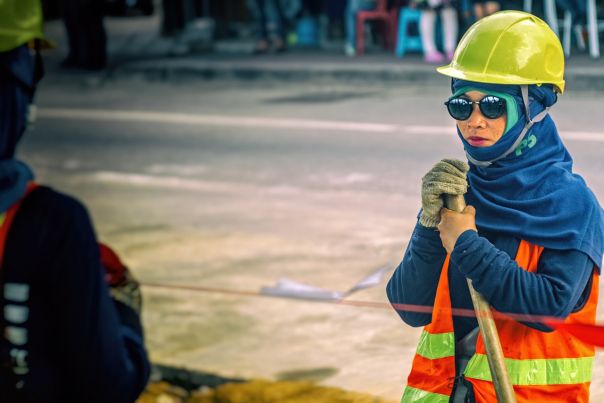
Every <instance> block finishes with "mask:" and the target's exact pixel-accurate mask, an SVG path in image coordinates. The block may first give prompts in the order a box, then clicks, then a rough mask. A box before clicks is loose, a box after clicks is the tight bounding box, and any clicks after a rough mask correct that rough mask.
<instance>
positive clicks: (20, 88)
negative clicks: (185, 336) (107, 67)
mask: <svg viewBox="0 0 604 403" xmlns="http://www.w3.org/2000/svg"><path fill="white" fill-rule="evenodd" d="M0 27H2V28H0V105H1V108H0V114H1V115H2V116H1V118H0V267H1V270H0V304H1V307H0V308H1V309H0V312H1V313H0V327H1V334H2V337H0V362H1V367H0V400H1V401H2V402H11V403H12V402H19V403H28V402H36V403H38V402H87V403H91V402H99V403H100V402H103V403H106V402H112V403H113V402H124V403H126V402H134V401H135V400H136V398H137V397H138V395H139V394H140V392H141V391H142V390H143V388H144V387H145V384H146V382H147V379H148V377H149V370H150V365H149V361H148V358H147V354H146V351H145V347H144V342H143V330H142V326H141V322H140V292H139V289H138V284H137V283H136V281H135V280H134V279H133V278H132V276H131V275H130V274H129V272H128V271H127V269H126V268H125V267H124V266H123V265H122V266H120V265H118V264H117V263H115V262H116V259H115V258H112V259H111V258H109V259H108V258H107V256H109V257H111V256H110V254H108V252H107V251H106V250H105V249H106V248H105V247H101V249H103V248H105V249H103V250H104V253H103V256H104V257H105V264H104V265H103V264H102V263H101V254H100V248H99V244H98V243H97V240H96V236H95V233H94V229H93V226H92V223H91V221H90V218H89V216H88V213H87V212H86V209H85V207H84V206H83V205H82V204H81V203H80V202H79V201H78V200H76V199H74V198H73V197H70V196H67V195H64V194H61V193H58V192H56V191H54V190H52V189H50V188H48V187H45V186H38V185H36V184H35V183H34V182H33V178H34V176H33V173H32V171H31V169H30V168H29V167H28V166H27V165H26V164H25V163H24V162H21V161H19V160H17V159H16V158H15V148H16V146H17V143H18V142H19V139H20V138H21V136H22V135H23V134H24V132H25V131H26V129H27V124H28V119H30V118H31V117H30V116H28V114H29V111H30V110H31V108H30V104H31V103H32V101H33V97H34V93H35V90H36V85H37V83H38V80H39V79H40V78H41V76H42V61H41V58H40V55H39V51H38V50H37V49H38V48H39V43H40V41H41V39H43V35H42V12H41V6H40V3H39V1H37V0H9V1H3V2H0ZM28 44H35V45H34V48H36V51H33V50H32V49H31V48H30V47H29V46H28Z"/></svg>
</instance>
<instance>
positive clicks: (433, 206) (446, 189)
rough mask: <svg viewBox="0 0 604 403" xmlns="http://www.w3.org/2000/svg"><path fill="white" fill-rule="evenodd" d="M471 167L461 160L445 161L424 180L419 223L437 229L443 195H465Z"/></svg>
mask: <svg viewBox="0 0 604 403" xmlns="http://www.w3.org/2000/svg"><path fill="white" fill-rule="evenodd" d="M469 169H470V167H469V166H468V164H467V163H465V162H463V161H460V160H452V159H444V160H442V161H440V162H438V163H437V164H436V165H434V167H432V169H431V170H430V171H428V173H427V174H426V175H424V177H423V178H422V214H421V216H420V217H419V223H420V224H421V225H423V226H424V227H428V228H436V226H437V225H438V222H439V221H440V210H441V209H442V208H443V207H444V198H443V195H445V194H450V195H463V194H465V193H466V192H467V191H468V182H467V179H466V173H467V172H468V170H469Z"/></svg>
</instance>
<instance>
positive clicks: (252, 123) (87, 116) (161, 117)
mask: <svg viewBox="0 0 604 403" xmlns="http://www.w3.org/2000/svg"><path fill="white" fill-rule="evenodd" d="M38 116H40V117H41V118H47V119H69V120H97V121H98V120H101V121H129V122H146V123H150V122H153V123H176V124H189V125H202V126H205V125H214V126H237V127H265V128H266V127H268V128H291V129H318V130H345V131H360V132H379V133H389V132H395V131H397V130H398V128H397V126H396V125H389V124H380V123H361V122H342V121H331V120H306V119H282V118H258V117H245V116H226V115H224V116H220V115H193V114H185V113H166V112H143V111H112V110H99V109H59V108H44V109H40V110H39V111H38Z"/></svg>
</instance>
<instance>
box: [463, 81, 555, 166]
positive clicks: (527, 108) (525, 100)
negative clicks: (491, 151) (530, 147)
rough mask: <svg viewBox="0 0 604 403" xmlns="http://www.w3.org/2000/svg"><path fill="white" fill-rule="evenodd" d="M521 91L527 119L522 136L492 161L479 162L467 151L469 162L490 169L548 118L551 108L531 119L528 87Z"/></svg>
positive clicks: (523, 86)
mask: <svg viewBox="0 0 604 403" xmlns="http://www.w3.org/2000/svg"><path fill="white" fill-rule="evenodd" d="M520 91H521V92H522V102H523V103H524V115H525V117H526V123H525V124H524V128H523V129H522V131H521V132H520V135H519V136H518V138H517V139H516V141H514V144H512V145H511V147H510V148H508V149H507V151H505V152H504V153H503V154H501V155H500V156H499V157H497V158H495V159H492V160H490V161H479V160H477V159H475V158H473V157H472V156H471V155H470V154H469V153H468V152H467V151H466V157H468V161H470V162H471V163H472V164H474V165H476V166H479V167H488V166H489V165H491V164H493V162H495V161H498V160H500V159H502V158H505V157H507V156H508V155H510V154H511V153H512V152H513V151H514V150H515V149H516V148H517V147H518V146H519V145H520V143H521V142H522V140H524V137H525V136H526V134H527V133H528V131H529V130H530V128H531V127H533V124H535V123H537V122H540V121H542V120H543V119H544V118H545V116H547V113H548V111H549V108H550V107H549V106H548V107H546V108H545V109H544V110H542V111H541V112H539V113H538V114H537V115H536V116H535V117H534V118H533V119H531V112H530V105H529V96H528V92H529V91H528V85H521V86H520Z"/></svg>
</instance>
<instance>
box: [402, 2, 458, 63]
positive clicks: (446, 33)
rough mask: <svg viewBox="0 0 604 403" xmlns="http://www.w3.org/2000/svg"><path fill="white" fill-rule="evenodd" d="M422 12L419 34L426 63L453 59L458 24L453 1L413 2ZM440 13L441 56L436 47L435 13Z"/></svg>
mask: <svg viewBox="0 0 604 403" xmlns="http://www.w3.org/2000/svg"><path fill="white" fill-rule="evenodd" d="M413 1H414V5H415V6H416V7H419V8H420V9H421V10H422V16H421V20H420V32H421V38H422V46H423V48H424V60H425V61H426V62H427V63H435V64H438V63H443V62H445V61H449V60H451V59H452V58H453V53H454V52H455V46H457V35H458V23H457V10H456V9H455V3H454V0H413ZM437 12H438V13H440V18H441V23H442V33H443V47H444V51H445V54H444V55H443V54H442V53H441V52H439V51H438V49H437V47H436V38H435V35H434V33H435V31H436V13H437Z"/></svg>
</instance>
